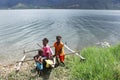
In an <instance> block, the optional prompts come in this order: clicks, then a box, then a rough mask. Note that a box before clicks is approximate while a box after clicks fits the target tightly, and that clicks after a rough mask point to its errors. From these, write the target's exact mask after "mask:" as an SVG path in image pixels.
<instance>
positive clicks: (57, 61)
mask: <svg viewBox="0 0 120 80" xmlns="http://www.w3.org/2000/svg"><path fill="white" fill-rule="evenodd" d="M56 63H57V65H59V60H58V57H57V56H56Z"/></svg>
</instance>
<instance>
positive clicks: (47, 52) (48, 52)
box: [43, 45, 52, 58]
mask: <svg viewBox="0 0 120 80" xmlns="http://www.w3.org/2000/svg"><path fill="white" fill-rule="evenodd" d="M43 56H44V57H48V58H50V57H51V56H52V53H51V50H50V47H49V46H48V45H46V46H43Z"/></svg>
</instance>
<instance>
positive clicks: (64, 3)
mask: <svg viewBox="0 0 120 80" xmlns="http://www.w3.org/2000/svg"><path fill="white" fill-rule="evenodd" d="M9 8H10V9H23V8H25V9H28V8H31V9H34V8H56V9H120V0H0V9H9Z"/></svg>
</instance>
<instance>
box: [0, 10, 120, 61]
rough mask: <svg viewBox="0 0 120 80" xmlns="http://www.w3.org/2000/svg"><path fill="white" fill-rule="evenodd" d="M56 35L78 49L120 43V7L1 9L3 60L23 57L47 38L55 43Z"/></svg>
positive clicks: (1, 54)
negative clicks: (101, 43) (94, 8)
mask: <svg viewBox="0 0 120 80" xmlns="http://www.w3.org/2000/svg"><path fill="white" fill-rule="evenodd" d="M56 35H61V36H62V37H63V38H62V40H63V42H67V44H68V45H69V46H70V47H71V48H72V49H74V50H80V49H82V48H84V47H87V46H90V45H95V44H96V43H97V42H103V41H107V42H109V43H110V44H112V45H114V44H118V43H119V42H120V41H119V40H120V10H65V9H60V10H57V9H53V10H52V9H45V10H44V9H40V10H37V9H34V10H0V62H8V61H14V60H19V59H20V58H21V57H22V56H23V50H34V49H38V48H39V47H38V46H37V45H36V43H40V44H42V43H41V42H42V39H43V38H44V37H47V38H48V39H49V41H50V42H49V45H53V43H54V42H55V37H56ZM31 54H34V53H30V54H29V56H30V55H31Z"/></svg>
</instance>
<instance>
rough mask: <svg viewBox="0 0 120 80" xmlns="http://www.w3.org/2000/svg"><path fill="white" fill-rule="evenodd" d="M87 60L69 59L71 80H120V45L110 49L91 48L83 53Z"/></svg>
mask: <svg viewBox="0 0 120 80" xmlns="http://www.w3.org/2000/svg"><path fill="white" fill-rule="evenodd" d="M81 54H82V55H83V56H84V57H85V58H86V60H85V61H82V62H80V59H79V58H78V57H76V56H75V57H72V58H69V59H68V60H69V62H68V66H69V68H70V70H71V80H120V45H118V46H115V47H110V48H100V47H89V48H85V49H83V50H82V51H81Z"/></svg>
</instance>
